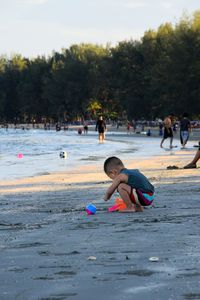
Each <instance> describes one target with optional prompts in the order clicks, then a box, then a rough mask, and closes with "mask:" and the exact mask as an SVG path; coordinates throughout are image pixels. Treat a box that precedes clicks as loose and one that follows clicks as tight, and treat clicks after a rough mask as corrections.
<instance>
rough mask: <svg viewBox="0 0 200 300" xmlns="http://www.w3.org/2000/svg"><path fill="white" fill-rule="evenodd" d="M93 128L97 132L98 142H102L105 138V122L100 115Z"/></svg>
mask: <svg viewBox="0 0 200 300" xmlns="http://www.w3.org/2000/svg"><path fill="white" fill-rule="evenodd" d="M95 130H96V131H98V133H99V142H103V141H104V140H105V131H106V123H105V121H104V120H103V117H102V116H100V117H99V119H98V121H97V123H96V128H95Z"/></svg>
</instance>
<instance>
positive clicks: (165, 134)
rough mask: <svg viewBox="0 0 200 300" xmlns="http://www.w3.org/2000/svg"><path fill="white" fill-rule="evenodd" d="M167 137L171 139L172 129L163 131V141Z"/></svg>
mask: <svg viewBox="0 0 200 300" xmlns="http://www.w3.org/2000/svg"><path fill="white" fill-rule="evenodd" d="M168 137H170V138H171V137H173V131H172V129H171V128H168V129H167V128H165V129H164V135H163V138H164V139H167V138H168Z"/></svg>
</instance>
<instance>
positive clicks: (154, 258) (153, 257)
mask: <svg viewBox="0 0 200 300" xmlns="http://www.w3.org/2000/svg"><path fill="white" fill-rule="evenodd" d="M149 261H152V262H157V261H159V257H157V256H152V257H149Z"/></svg>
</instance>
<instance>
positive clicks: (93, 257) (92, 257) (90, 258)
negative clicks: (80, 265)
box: [87, 256, 97, 260]
mask: <svg viewBox="0 0 200 300" xmlns="http://www.w3.org/2000/svg"><path fill="white" fill-rule="evenodd" d="M96 259H97V258H96V256H89V257H88V258H87V260H96Z"/></svg>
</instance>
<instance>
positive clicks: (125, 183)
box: [104, 156, 154, 212]
mask: <svg viewBox="0 0 200 300" xmlns="http://www.w3.org/2000/svg"><path fill="white" fill-rule="evenodd" d="M104 171H105V173H106V175H107V176H108V177H109V178H111V179H112V180H113V183H112V184H111V186H110V187H109V188H108V189H107V191H106V194H105V196H104V200H105V201H107V200H109V199H110V197H111V196H112V194H113V193H114V192H115V190H116V189H117V191H118V192H119V194H120V197H121V198H122V199H123V201H124V202H125V204H126V209H124V210H123V211H122V212H143V206H149V205H151V204H152V202H153V200H154V186H153V185H152V184H151V183H150V182H149V180H148V179H147V178H146V177H145V176H144V175H143V174H142V173H140V171H139V170H137V169H126V168H125V166H124V164H123V162H122V161H121V160H120V159H119V158H118V157H115V156H113V157H109V158H108V159H106V161H105V162H104Z"/></svg>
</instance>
